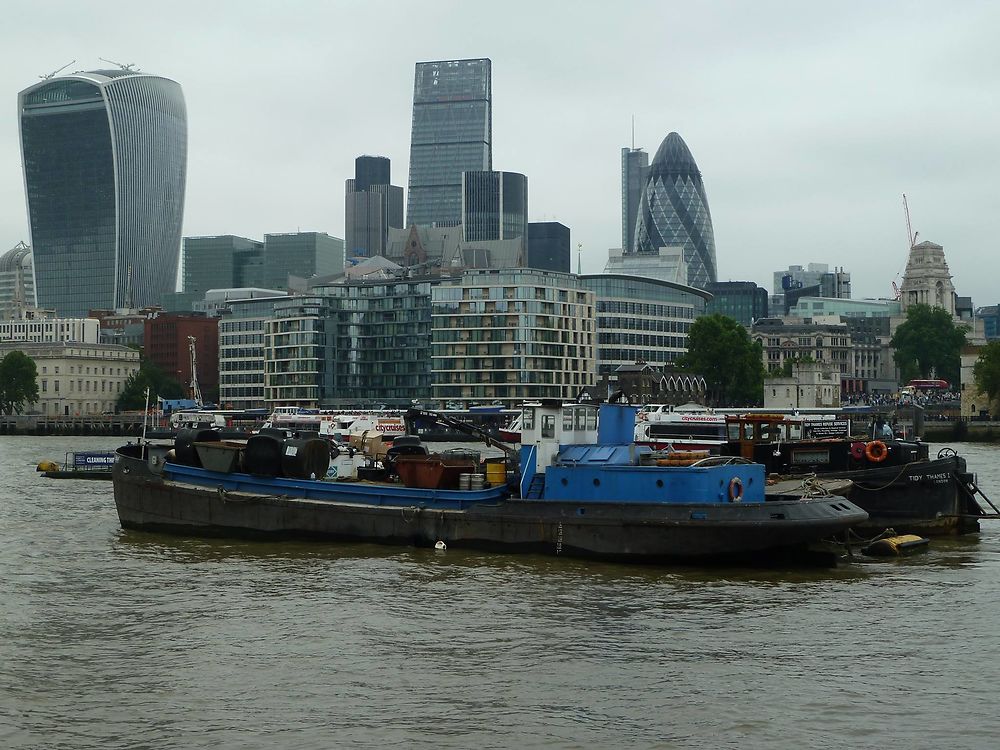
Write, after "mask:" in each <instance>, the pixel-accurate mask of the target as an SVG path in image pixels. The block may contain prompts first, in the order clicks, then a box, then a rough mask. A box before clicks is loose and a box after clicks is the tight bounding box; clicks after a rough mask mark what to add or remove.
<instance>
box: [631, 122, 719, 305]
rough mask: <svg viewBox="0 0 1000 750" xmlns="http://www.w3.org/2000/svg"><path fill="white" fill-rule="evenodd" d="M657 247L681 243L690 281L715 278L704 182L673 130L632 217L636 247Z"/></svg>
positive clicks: (644, 250)
mask: <svg viewBox="0 0 1000 750" xmlns="http://www.w3.org/2000/svg"><path fill="white" fill-rule="evenodd" d="M661 247H683V248H684V260H685V262H686V263H687V266H688V268H687V279H688V283H689V284H690V285H691V286H694V287H699V288H702V289H703V288H704V287H705V285H706V284H708V283H709V282H711V281H717V267H716V263H715V234H714V233H713V231H712V214H711V213H710V212H709V210H708V198H707V197H706V196H705V186H704V184H703V183H702V181H701V172H699V171H698V165H697V164H695V161H694V157H693V156H691V151H690V150H689V149H688V147H687V144H686V143H684V139H683V138H681V137H680V136H679V135H677V133H671V134H670V135H668V136H667V137H666V138H664V139H663V143H661V144H660V148H659V149H657V151H656V156H654V157H653V163H652V164H651V165H650V166H649V172H648V175H647V177H646V187H645V189H644V190H643V193H642V200H641V202H640V204H639V215H638V216H637V217H636V226H635V252H636V253H638V254H649V255H655V254H656V253H657V252H658V251H659V249H660V248H661ZM626 252H627V251H626Z"/></svg>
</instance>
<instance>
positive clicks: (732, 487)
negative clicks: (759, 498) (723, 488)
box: [729, 477, 743, 503]
mask: <svg viewBox="0 0 1000 750" xmlns="http://www.w3.org/2000/svg"><path fill="white" fill-rule="evenodd" d="M742 499H743V480H742V479H740V478H739V477H733V478H732V479H730V480H729V502H731V503H738V502H739V501H740V500H742Z"/></svg>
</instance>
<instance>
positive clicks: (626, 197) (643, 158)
mask: <svg viewBox="0 0 1000 750" xmlns="http://www.w3.org/2000/svg"><path fill="white" fill-rule="evenodd" d="M648 172H649V154H647V153H646V152H645V151H643V150H642V149H641V148H623V149H622V250H624V251H625V252H626V253H631V252H634V251H635V219H636V216H638V215H639V202H640V201H641V200H642V191H643V189H644V188H645V187H646V174H647V173H648Z"/></svg>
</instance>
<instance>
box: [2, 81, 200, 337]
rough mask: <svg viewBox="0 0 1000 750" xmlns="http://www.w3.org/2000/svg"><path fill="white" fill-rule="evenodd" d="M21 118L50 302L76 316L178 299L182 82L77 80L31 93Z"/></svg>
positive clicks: (35, 232)
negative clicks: (168, 295) (169, 294)
mask: <svg viewBox="0 0 1000 750" xmlns="http://www.w3.org/2000/svg"><path fill="white" fill-rule="evenodd" d="M18 113H19V118H20V129H21V157H22V162H23V164H24V184H25V189H26V191H27V205H28V223H29V228H30V232H31V245H32V248H33V251H34V263H35V289H36V294H37V297H38V304H39V305H40V306H41V307H45V308H55V309H56V310H57V311H58V313H59V314H60V315H62V316H65V317H73V316H82V315H86V313H87V311H88V310H90V309H114V308H120V307H125V306H128V305H131V306H132V307H144V306H147V305H153V304H156V303H158V302H159V301H160V296H161V295H162V294H163V293H165V292H173V291H174V286H175V282H176V275H177V261H178V256H179V254H180V246H181V219H182V217H183V213H184V182H185V173H186V169H187V113H186V109H185V105H184V96H183V94H182V93H181V87H180V85H179V84H177V83H176V82H175V81H171V80H169V79H167V78H161V77H160V76H155V75H147V74H145V73H140V72H137V71H131V70H97V71H91V72H87V73H82V72H81V73H74V74H72V75H67V76H60V77H58V78H51V79H48V80H45V81H42V82H41V83H37V84H35V85H34V86H30V87H28V88H26V89H24V90H23V91H22V92H21V93H20V94H19V95H18Z"/></svg>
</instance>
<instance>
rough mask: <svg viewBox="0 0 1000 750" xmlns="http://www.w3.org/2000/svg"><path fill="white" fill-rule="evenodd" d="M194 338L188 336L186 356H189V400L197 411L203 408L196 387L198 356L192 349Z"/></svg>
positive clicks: (199, 387) (198, 389) (199, 392)
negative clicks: (192, 401)
mask: <svg viewBox="0 0 1000 750" xmlns="http://www.w3.org/2000/svg"><path fill="white" fill-rule="evenodd" d="M194 344H195V337H194V336H188V354H189V355H190V356H191V398H192V399H194V404H195V406H197V407H198V408H199V409H200V408H201V407H202V406H204V403H203V402H202V400H201V386H199V385H198V355H197V354H195V349H194Z"/></svg>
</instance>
